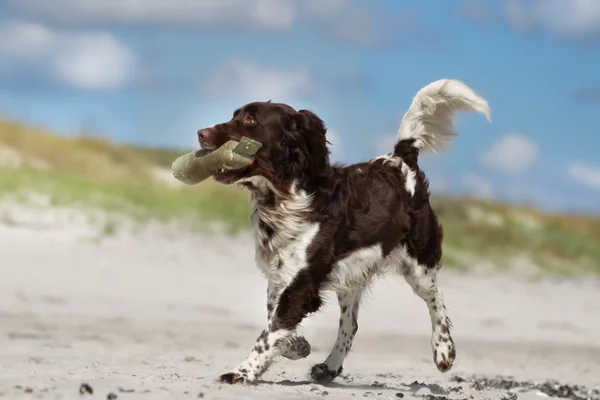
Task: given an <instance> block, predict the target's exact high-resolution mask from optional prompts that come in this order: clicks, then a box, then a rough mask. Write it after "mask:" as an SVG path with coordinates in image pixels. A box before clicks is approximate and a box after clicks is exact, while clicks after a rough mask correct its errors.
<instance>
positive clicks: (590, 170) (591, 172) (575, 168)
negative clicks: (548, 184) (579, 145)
mask: <svg viewBox="0 0 600 400" xmlns="http://www.w3.org/2000/svg"><path fill="white" fill-rule="evenodd" d="M568 173H569V177H570V178H571V179H572V180H574V181H577V182H579V183H583V184H584V185H586V186H589V187H590V188H592V189H597V190H600V167H596V166H592V165H587V164H581V163H572V164H571V165H569V167H568Z"/></svg>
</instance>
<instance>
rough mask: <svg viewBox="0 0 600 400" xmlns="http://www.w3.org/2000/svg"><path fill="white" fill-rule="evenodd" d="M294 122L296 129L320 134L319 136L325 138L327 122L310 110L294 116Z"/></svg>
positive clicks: (299, 112) (301, 111)
mask: <svg viewBox="0 0 600 400" xmlns="http://www.w3.org/2000/svg"><path fill="white" fill-rule="evenodd" d="M293 120H294V121H295V123H296V128H297V130H299V131H304V132H311V133H318V134H319V135H322V136H325V134H326V133H327V128H326V127H325V122H323V120H322V119H321V118H319V117H317V114H315V113H313V112H312V111H309V110H300V111H298V112H297V113H296V114H294V116H293Z"/></svg>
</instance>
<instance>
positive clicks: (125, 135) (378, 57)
mask: <svg viewBox="0 0 600 400" xmlns="http://www.w3.org/2000/svg"><path fill="white" fill-rule="evenodd" d="M140 3H142V2H139V3H138V2H127V1H122V0H86V1H81V0H52V1H47V2H40V1H37V0H3V1H2V2H0V15H1V16H2V17H0V112H1V113H2V114H5V115H7V116H9V117H11V118H15V119H20V120H24V121H27V122H30V123H33V124H37V125H42V126H45V127H48V128H51V129H53V130H56V131H59V132H62V133H64V134H77V133H78V132H80V131H82V130H85V131H92V132H94V133H97V134H102V135H106V136H108V137H110V138H112V139H115V140H118V141H122V142H131V143H137V144H144V145H152V146H169V147H178V148H182V149H186V148H188V147H192V146H195V145H196V141H195V131H196V130H197V129H198V128H200V127H203V126H207V125H211V124H213V123H218V122H221V121H223V120H226V119H228V118H230V115H231V113H232V111H233V110H234V109H235V108H237V107H239V106H240V105H242V104H243V103H245V102H249V101H254V100H268V99H273V101H278V102H287V103H289V104H290V105H292V106H293V107H295V108H296V109H300V108H310V109H312V110H313V111H315V112H316V113H317V114H318V115H319V116H321V117H322V118H323V119H324V120H325V122H326V123H327V125H328V127H329V129H330V137H331V140H332V141H333V142H334V149H333V155H334V158H335V159H336V160H340V161H345V162H355V161H360V160H366V159H369V158H371V157H373V156H375V155H378V154H380V153H382V152H388V151H389V150H390V149H391V147H392V146H393V138H394V134H395V131H396V129H397V127H398V123H399V121H400V119H401V117H402V115H403V113H404V112H405V111H406V109H407V107H408V105H409V104H410V102H411V100H412V97H413V96H414V94H415V93H416V92H417V91H418V90H419V89H420V88H421V87H423V86H424V85H426V84H428V83H429V82H431V81H434V80H437V79H440V78H456V79H460V80H463V81H464V82H465V83H467V84H468V85H469V86H471V87H472V88H473V89H475V90H476V91H477V92H478V93H479V94H481V95H482V96H484V97H485V98H486V99H487V100H488V102H489V104H490V106H491V108H492V123H491V124H490V123H488V122H487V121H486V120H485V118H483V117H482V116H479V115H470V114H461V115H459V116H458V118H457V128H458V132H459V137H458V138H457V139H456V140H455V141H454V142H453V143H452V145H451V148H450V149H449V151H447V152H446V153H445V154H439V155H422V157H421V160H422V167H423V169H424V170H425V171H426V173H427V174H428V175H429V177H430V179H431V181H432V189H433V190H434V191H449V192H452V193H455V194H470V195H475V196H481V197H488V198H489V197H493V198H496V199H499V200H503V201H513V202H527V203H534V204H536V205H538V206H540V207H543V208H545V209H551V210H563V211H592V212H596V213H600V155H599V154H600V153H599V152H598V148H599V145H600V135H599V132H598V124H597V123H596V120H597V118H596V117H595V115H597V113H598V112H599V111H600V72H598V71H600V2H596V1H593V0H512V1H484V0H448V1H444V2H442V1H435V2H434V1H428V2H424V1H417V0H408V1H399V0H396V1H392V0H387V1H386V0H362V1H359V0H321V1H318V0H214V1H208V0H206V1H204V0H170V2H167V1H164V0H146V1H145V2H143V4H142V5H140Z"/></svg>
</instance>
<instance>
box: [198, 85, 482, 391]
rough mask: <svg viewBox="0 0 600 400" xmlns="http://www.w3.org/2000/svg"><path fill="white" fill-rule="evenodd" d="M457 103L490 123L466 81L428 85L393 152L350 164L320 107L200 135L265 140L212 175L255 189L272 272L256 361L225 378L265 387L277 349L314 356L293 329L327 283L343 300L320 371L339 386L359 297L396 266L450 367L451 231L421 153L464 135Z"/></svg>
mask: <svg viewBox="0 0 600 400" xmlns="http://www.w3.org/2000/svg"><path fill="white" fill-rule="evenodd" d="M457 111H471V112H478V113H481V114H483V115H485V116H486V118H487V119H488V120H489V119H490V109H489V106H488V104H487V102H486V101H485V100H484V99H483V98H481V97H479V96H478V95H477V94H476V93H475V92H474V91H473V90H472V89H471V88H469V87H468V86H466V85H465V84H463V83H462V82H460V81H457V80H449V79H445V80H439V81H435V82H433V83H431V84H429V85H427V86H426V87H424V88H422V89H421V90H420V91H419V92H418V93H417V94H416V96H415V98H414V100H413V102H412V104H411V106H410V108H409V109H408V111H407V112H406V114H405V115H404V117H403V119H402V123H401V125H400V128H399V130H398V135H397V139H396V144H395V147H394V149H393V152H392V153H390V154H387V155H384V156H380V157H377V158H374V159H372V160H371V161H369V162H363V163H358V164H354V165H349V166H342V165H332V164H331V163H330V161H329V149H328V147H327V140H326V128H325V124H324V123H323V121H322V120H321V119H319V117H317V115H315V114H314V113H313V112H311V111H307V110H300V111H296V110H294V109H293V108H292V107H290V106H288V105H285V104H277V103H271V102H255V103H250V104H247V105H245V106H243V107H241V108H239V109H238V110H236V111H235V112H234V113H233V118H232V119H231V120H230V121H228V122H225V123H222V124H218V125H215V126H212V127H210V128H205V129H201V130H199V131H198V138H199V142H200V145H201V147H202V148H204V149H208V150H211V149H216V148H217V147H219V146H221V145H222V144H223V143H225V142H226V141H228V140H230V139H235V140H239V139H240V138H241V137H242V136H247V137H250V138H253V139H256V140H258V141H260V142H261V143H262V144H263V147H262V148H261V149H260V150H259V151H258V153H257V154H256V156H255V159H254V162H253V163H252V164H251V165H250V166H248V167H246V168H243V169H240V170H236V171H232V172H220V173H218V174H216V175H215V176H214V179H215V180H216V181H217V182H219V183H222V184H237V185H241V186H242V187H244V188H245V189H247V190H248V191H249V193H250V200H251V203H252V214H251V221H252V229H253V233H254V238H255V242H256V243H255V247H256V254H255V258H256V263H257V264H258V267H259V268H260V269H261V271H262V272H263V274H264V275H265V276H266V278H267V280H268V289H267V311H268V321H267V322H266V324H265V329H264V330H263V331H262V333H261V334H260V335H259V337H258V339H257V340H256V343H255V345H254V347H253V348H252V350H251V351H250V354H249V355H248V357H247V358H246V359H245V360H244V361H243V362H242V363H241V364H239V366H238V367H237V368H235V369H233V371H231V372H229V373H226V374H224V375H222V376H220V377H219V381H220V382H224V383H256V382H257V381H258V379H259V378H260V376H261V375H262V374H263V373H264V372H265V371H266V370H267V368H268V367H269V366H270V365H271V364H272V363H273V362H274V361H275V360H276V359H277V358H278V357H279V356H284V357H286V358H289V359H300V358H303V357H306V356H308V354H309V353H310V345H309V344H308V342H307V341H306V339H304V337H302V336H299V335H297V333H296V329H297V327H298V325H299V324H300V323H301V322H302V320H303V319H304V318H305V317H307V316H308V315H309V314H311V313H314V312H316V311H317V310H319V308H320V307H321V305H322V304H323V300H322V295H323V293H324V291H328V290H329V291H334V292H335V293H336V294H337V298H338V301H339V307H340V310H341V316H340V320H339V330H338V334H337V340H336V342H335V345H334V346H333V349H332V350H331V353H330V354H329V356H328V357H327V359H326V360H325V361H324V362H323V363H321V364H317V365H314V366H313V367H312V370H311V377H312V379H313V380H314V381H315V382H317V383H321V384H326V383H329V382H331V381H332V380H333V379H335V378H336V377H337V376H338V375H339V374H340V372H341V371H342V365H343V363H344V359H345V358H346V356H347V355H348V352H349V351H350V348H351V346H352V340H353V338H354V335H355V334H356V331H357V329H358V323H357V318H358V309H359V304H360V301H361V294H362V293H363V291H364V290H365V289H366V288H367V286H368V285H369V284H370V282H371V281H372V279H373V278H374V277H375V276H377V275H383V274H385V273H388V272H393V273H397V274H400V275H402V276H403V277H404V278H405V279H406V282H408V284H409V285H410V287H411V288H412V290H413V291H414V293H416V294H417V295H418V296H419V297H421V298H422V299H423V300H424V301H425V303H426V304H427V307H428V308H429V314H430V316H431V329H432V333H431V347H432V350H433V361H434V362H435V365H436V366H437V368H438V369H439V370H440V371H441V372H446V371H449V370H450V368H451V367H452V364H453V362H454V359H455V357H456V350H455V347H454V342H453V340H452V336H451V334H450V328H451V323H450V319H449V317H448V315H447V313H446V307H445V305H444V300H443V297H442V292H441V290H440V289H439V288H438V285H437V279H436V275H437V272H438V270H439V269H440V268H441V256H442V237H443V234H442V227H441V225H440V223H439V221H438V219H437V216H436V214H435V212H434V211H433V209H432V208H431V206H430V204H429V187H428V186H429V185H428V181H427V179H426V178H425V174H424V173H423V172H422V171H421V170H420V169H419V165H418V156H419V152H420V151H426V150H432V151H436V150H438V149H440V148H442V147H443V145H444V144H445V142H446V141H447V140H449V139H451V138H452V137H453V136H455V135H456V132H455V129H454V124H453V115H454V113H455V112H457Z"/></svg>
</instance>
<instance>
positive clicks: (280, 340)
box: [218, 270, 322, 384]
mask: <svg viewBox="0 0 600 400" xmlns="http://www.w3.org/2000/svg"><path fill="white" fill-rule="evenodd" d="M319 286H320V285H319V282H315V281H314V280H313V279H312V277H311V275H310V273H309V271H308V270H301V271H300V272H299V273H298V275H297V276H296V277H295V278H294V280H293V281H292V282H291V283H290V285H288V286H287V287H285V289H283V290H281V291H277V292H279V293H280V294H279V295H278V296H274V299H275V301H274V302H273V310H272V312H270V313H269V314H270V317H269V320H268V324H267V327H266V329H264V330H263V331H262V333H261V334H260V336H259V337H258V339H257V340H256V343H255V344H254V347H253V348H252V350H251V351H250V354H249V355H248V357H247V358H246V359H245V360H244V361H243V362H242V363H241V364H240V365H238V367H237V368H235V369H234V370H233V371H232V372H229V373H227V374H223V375H221V376H220V377H219V378H218V381H219V382H222V383H230V384H235V383H249V384H254V383H256V382H257V381H258V379H259V378H260V376H261V375H262V374H263V373H264V372H265V371H266V370H267V369H268V368H269V366H270V365H271V364H272V363H273V362H274V361H275V359H276V358H277V357H278V356H282V355H284V354H285V352H286V350H287V349H288V348H289V346H290V343H293V342H294V341H295V340H298V339H297V337H296V336H295V335H296V328H297V327H298V324H300V322H302V320H303V319H304V317H305V316H306V315H307V314H310V313H313V312H316V311H317V310H318V309H319V307H320V306H321V303H322V301H321V297H320V296H319Z"/></svg>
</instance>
